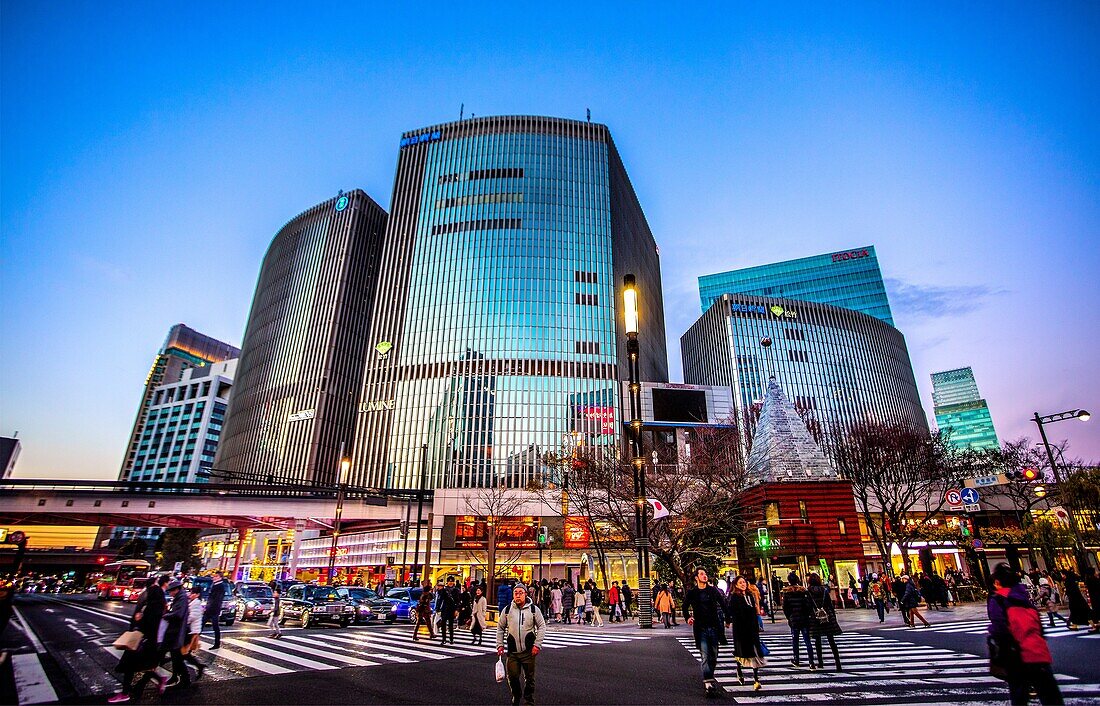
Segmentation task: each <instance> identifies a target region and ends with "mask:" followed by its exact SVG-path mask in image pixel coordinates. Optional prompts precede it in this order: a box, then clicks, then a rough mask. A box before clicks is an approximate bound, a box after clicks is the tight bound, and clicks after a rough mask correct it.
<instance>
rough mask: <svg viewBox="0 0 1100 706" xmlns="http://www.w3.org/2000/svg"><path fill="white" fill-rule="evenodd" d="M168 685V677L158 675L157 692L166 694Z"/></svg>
mask: <svg viewBox="0 0 1100 706" xmlns="http://www.w3.org/2000/svg"><path fill="white" fill-rule="evenodd" d="M167 686H168V677H157V693H158V694H164V690H165V688H167Z"/></svg>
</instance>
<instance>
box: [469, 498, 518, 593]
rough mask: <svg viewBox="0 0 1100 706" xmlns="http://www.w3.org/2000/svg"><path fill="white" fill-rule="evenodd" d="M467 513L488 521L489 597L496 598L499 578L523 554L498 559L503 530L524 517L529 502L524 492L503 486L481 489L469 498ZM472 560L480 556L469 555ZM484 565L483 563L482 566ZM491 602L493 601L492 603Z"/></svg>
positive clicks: (487, 571) (512, 554)
mask: <svg viewBox="0 0 1100 706" xmlns="http://www.w3.org/2000/svg"><path fill="white" fill-rule="evenodd" d="M465 504H466V510H467V511H468V512H469V514H471V515H473V516H475V517H484V518H485V526H486V530H487V534H488V537H487V540H486V547H485V549H486V562H485V566H486V572H485V575H486V576H487V577H488V579H487V582H488V586H487V595H488V596H494V595H496V593H495V591H496V583H497V578H498V576H499V575H502V574H503V572H504V570H506V569H507V568H508V567H509V566H512V565H513V564H515V563H516V562H517V561H518V560H519V558H520V555H521V554H522V551H515V552H510V553H509V554H508V555H507V556H506V557H505V558H504V560H503V561H501V560H500V557H499V555H498V552H499V549H500V539H499V535H500V534H501V527H502V526H504V525H507V524H508V523H509V522H514V521H515V519H514V518H516V517H517V516H519V515H521V514H523V513H522V511H523V509H524V505H525V498H524V495H523V493H522V492H520V491H516V490H512V489H509V488H507V487H506V486H505V485H504V484H503V483H501V484H500V485H497V486H491V487H487V488H479V489H478V490H477V491H475V492H473V493H472V494H470V495H468V496H467V497H466V501H465ZM468 554H469V556H470V558H471V560H474V559H475V557H476V554H474V553H473V552H469V553H468ZM478 563H480V562H478ZM490 600H491V599H490Z"/></svg>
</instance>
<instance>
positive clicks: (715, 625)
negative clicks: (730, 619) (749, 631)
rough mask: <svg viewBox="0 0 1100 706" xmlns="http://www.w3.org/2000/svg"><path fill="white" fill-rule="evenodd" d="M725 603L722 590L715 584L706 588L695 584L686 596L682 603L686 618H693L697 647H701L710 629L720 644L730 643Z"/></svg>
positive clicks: (693, 634)
mask: <svg viewBox="0 0 1100 706" xmlns="http://www.w3.org/2000/svg"><path fill="white" fill-rule="evenodd" d="M725 603H726V601H725V597H724V596H722V592H721V591H719V590H718V589H717V588H715V587H714V586H707V587H706V588H699V587H698V586H694V587H692V588H691V590H689V591H688V592H687V595H685V596H684V601H683V604H682V610H683V613H684V620H687V619H688V618H691V619H692V623H691V633H692V636H693V637H694V638H695V648H696V649H699V644H700V642H701V641H702V638H703V634H704V633H705V632H708V631H709V632H711V633H712V634H714V635H715V636H717V638H718V644H720V645H726V644H729V642H728V640H726V626H725V621H726V618H725V610H726V605H725ZM689 611H690V613H689Z"/></svg>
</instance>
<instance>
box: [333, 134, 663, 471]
mask: <svg viewBox="0 0 1100 706" xmlns="http://www.w3.org/2000/svg"><path fill="white" fill-rule="evenodd" d="M400 150H401V151H400V155H399V160H398V169H397V176H396V181H395V185H394V194H393V202H392V204H391V216H390V223H389V227H388V229H387V235H386V243H385V245H384V248H383V253H382V264H381V274H380V280H379V290H378V304H377V306H376V307H375V312H374V319H373V323H372V326H371V335H372V341H371V347H372V348H374V350H373V351H372V352H371V354H370V355H369V356H368V358H367V361H366V366H365V369H364V377H363V392H362V397H361V401H360V407H359V424H358V431H357V434H356V437H357V440H356V449H355V457H354V459H353V469H352V477H353V478H354V479H355V480H356V481H357V482H360V483H363V484H366V485H370V486H376V487H386V488H415V487H418V485H419V483H420V472H421V468H422V461H423V470H424V472H425V485H426V487H484V486H489V485H496V484H499V483H502V482H504V483H507V484H508V485H510V486H513V487H523V486H526V485H527V484H528V483H530V482H531V481H538V480H540V479H541V476H543V475H545V474H546V473H547V469H545V468H544V465H545V464H544V463H543V462H542V458H543V457H544V455H545V453H546V452H548V451H555V450H558V449H559V448H560V447H561V446H562V444H563V441H564V439H565V438H567V437H569V436H570V435H571V433H572V432H581V433H583V434H584V436H585V438H586V439H587V443H591V444H614V443H616V440H617V438H618V435H617V433H616V431H617V429H618V428H619V427H618V423H621V415H619V416H616V417H615V419H616V422H617V424H616V425H614V426H613V428H611V429H608V428H607V427H606V425H604V424H601V423H600V417H599V415H594V414H593V413H592V408H594V407H598V408H601V409H604V408H606V409H607V410H611V411H612V413H615V414H618V412H617V404H616V395H615V388H616V385H617V379H618V375H619V371H620V369H621V370H622V371H623V372H624V374H625V371H626V368H625V366H623V362H624V361H625V351H624V350H623V348H624V347H623V346H620V345H619V341H621V340H623V339H624V337H625V334H624V331H623V323H622V317H621V315H619V314H618V313H617V312H618V311H619V303H618V299H617V298H618V296H619V292H620V289H621V281H622V276H623V275H624V274H626V273H633V274H635V275H636V276H637V279H638V283H639V284H638V286H639V290H640V294H641V302H640V304H639V307H640V309H641V310H642V322H643V324H642V331H641V333H640V337H641V340H642V342H643V343H642V351H643V355H642V359H641V361H640V367H641V371H642V377H643V379H650V380H667V376H668V371H667V363H666V355H665V342H664V340H665V339H664V320H663V304H662V299H661V290H660V264H659V259H658V255H657V248H656V244H655V242H654V240H653V236H652V234H651V233H650V231H649V227H648V225H647V224H646V222H645V217H644V215H643V214H642V211H641V207H640V206H639V204H638V202H637V198H636V197H635V195H634V192H633V189H632V187H631V186H630V183H629V180H628V179H627V177H626V170H625V168H624V167H623V165H622V163H621V161H620V159H619V156H618V154H617V152H616V150H615V147H614V144H613V142H612V141H611V136H610V134H609V132H608V130H607V128H606V127H605V126H603V125H597V124H592V123H583V122H577V121H570V120H560V119H555V118H541V117H495V118H477V119H470V120H465V121H461V122H457V123H449V124H445V125H438V126H434V127H429V128H425V129H423V130H417V131H413V132H410V133H406V134H405V135H404V136H403V138H402V140H401V146H400ZM422 454H423V456H422Z"/></svg>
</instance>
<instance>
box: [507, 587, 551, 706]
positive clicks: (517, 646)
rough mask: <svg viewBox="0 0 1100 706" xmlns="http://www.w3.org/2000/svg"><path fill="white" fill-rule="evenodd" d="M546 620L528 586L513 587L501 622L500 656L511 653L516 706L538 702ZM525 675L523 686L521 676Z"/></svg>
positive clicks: (511, 682)
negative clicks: (538, 660) (537, 682)
mask: <svg viewBox="0 0 1100 706" xmlns="http://www.w3.org/2000/svg"><path fill="white" fill-rule="evenodd" d="M545 632H546V618H545V617H543V615H542V611H541V610H539V607H538V606H537V605H535V604H534V603H533V602H532V601H530V600H528V598H527V587H526V586H524V585H523V584H522V583H517V584H516V585H515V587H514V588H512V602H511V603H509V604H508V605H507V606H505V608H504V610H503V611H501V613H500V617H499V618H498V619H497V654H498V655H501V656H503V655H504V654H505V652H507V654H508V664H507V673H508V688H509V689H511V691H512V706H519V703H520V698H521V697H522V699H523V702H524V703H526V704H534V703H535V657H536V656H537V655H538V653H539V651H540V650H541V649H542V637H543V633H545ZM521 672H522V674H523V680H522V683H521V680H520V673H521Z"/></svg>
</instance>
